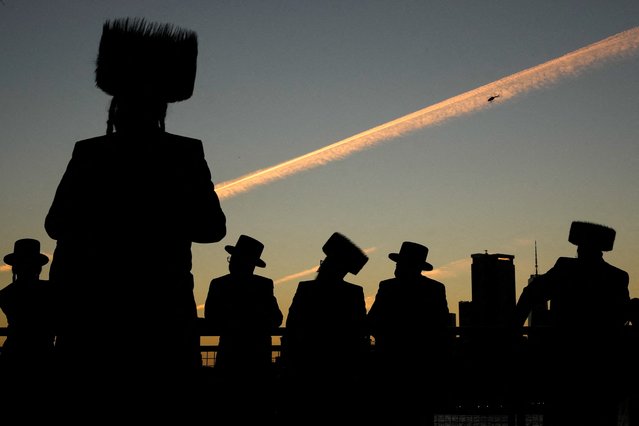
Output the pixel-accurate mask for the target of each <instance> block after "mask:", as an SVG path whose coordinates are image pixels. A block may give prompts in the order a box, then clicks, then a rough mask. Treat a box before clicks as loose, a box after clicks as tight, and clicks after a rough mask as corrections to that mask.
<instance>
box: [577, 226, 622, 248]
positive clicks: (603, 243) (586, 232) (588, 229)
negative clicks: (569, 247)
mask: <svg viewBox="0 0 639 426" xmlns="http://www.w3.org/2000/svg"><path fill="white" fill-rule="evenodd" d="M615 236H616V231H615V230H614V229H612V228H609V227H607V226H605V225H599V224H597V223H592V222H580V221H575V222H573V223H572V224H571V225H570V233H569V234H568V241H569V242H571V243H572V244H574V245H576V246H578V247H579V246H582V247H583V246H586V247H592V248H595V249H597V250H601V251H610V250H612V246H613V244H614V242H615Z"/></svg>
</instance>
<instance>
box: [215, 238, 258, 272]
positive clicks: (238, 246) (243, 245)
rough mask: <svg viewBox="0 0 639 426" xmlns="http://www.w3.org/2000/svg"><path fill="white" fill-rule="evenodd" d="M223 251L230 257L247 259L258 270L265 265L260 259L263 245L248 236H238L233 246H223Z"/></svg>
mask: <svg viewBox="0 0 639 426" xmlns="http://www.w3.org/2000/svg"><path fill="white" fill-rule="evenodd" d="M224 250H226V251H227V252H228V253H230V254H231V256H239V257H242V258H244V259H247V260H249V261H251V262H253V263H254V264H255V266H259V267H260V268H263V267H265V266H266V263H265V262H264V261H263V260H262V259H260V256H261V255H262V251H263V250H264V244H262V243H261V242H259V241H258V240H256V239H255V238H252V237H249V236H248V235H240V237H239V238H238V239H237V243H235V246H225V247H224Z"/></svg>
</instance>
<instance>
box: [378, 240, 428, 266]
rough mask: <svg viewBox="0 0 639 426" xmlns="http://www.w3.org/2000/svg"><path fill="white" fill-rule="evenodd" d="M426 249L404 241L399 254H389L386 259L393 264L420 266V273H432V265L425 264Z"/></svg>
mask: <svg viewBox="0 0 639 426" xmlns="http://www.w3.org/2000/svg"><path fill="white" fill-rule="evenodd" d="M427 257H428V247H426V246H423V245H421V244H417V243H413V242H411V241H404V242H403V243H402V247H401V248H400V249H399V253H390V254H389V255H388V258H389V259H390V260H392V261H394V262H406V263H414V264H418V265H421V268H422V271H432V270H433V265H431V264H430V263H428V262H426V258H427Z"/></svg>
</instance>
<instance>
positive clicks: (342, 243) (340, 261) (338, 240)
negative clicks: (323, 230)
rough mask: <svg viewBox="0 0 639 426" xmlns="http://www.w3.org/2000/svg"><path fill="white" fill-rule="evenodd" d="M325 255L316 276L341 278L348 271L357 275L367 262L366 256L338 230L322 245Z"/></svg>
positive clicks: (328, 278)
mask: <svg viewBox="0 0 639 426" xmlns="http://www.w3.org/2000/svg"><path fill="white" fill-rule="evenodd" d="M322 251H323V252H324V254H326V257H325V258H324V259H323V260H322V261H321V262H320V267H319V269H318V273H317V278H318V279H320V280H324V279H325V280H341V279H343V278H344V277H345V276H346V274H348V273H349V272H350V273H351V274H353V275H357V274H358V273H359V271H360V270H361V269H362V268H363V267H364V265H365V264H366V262H368V256H367V255H366V254H365V253H364V252H363V251H362V250H361V249H360V248H359V247H357V246H356V245H355V244H354V243H353V242H352V241H351V240H349V239H348V238H346V237H345V236H344V235H342V234H340V233H339V232H335V233H333V235H331V237H330V238H329V239H328V241H326V243H325V244H324V246H323V247H322Z"/></svg>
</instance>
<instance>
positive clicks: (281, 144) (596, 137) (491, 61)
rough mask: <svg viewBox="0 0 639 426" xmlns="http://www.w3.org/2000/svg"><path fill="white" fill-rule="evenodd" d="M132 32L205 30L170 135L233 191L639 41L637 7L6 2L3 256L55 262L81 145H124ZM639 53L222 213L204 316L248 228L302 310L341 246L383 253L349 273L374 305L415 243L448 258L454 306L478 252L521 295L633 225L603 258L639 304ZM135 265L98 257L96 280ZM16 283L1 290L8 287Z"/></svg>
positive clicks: (269, 187)
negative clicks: (103, 49) (54, 222)
mask: <svg viewBox="0 0 639 426" xmlns="http://www.w3.org/2000/svg"><path fill="white" fill-rule="evenodd" d="M123 17H140V18H146V19H147V20H149V21H155V22H163V23H165V22H166V23H173V24H175V25H177V26H181V27H185V28H188V29H191V30H194V31H196V32H197V34H198V40H199V56H198V74H197V79H196V84H195V93H194V95H193V97H192V98H191V99H189V100H186V101H184V102H179V103H176V104H170V105H169V110H168V115H167V121H166V129H167V131H169V132H171V133H177V134H181V135H185V136H189V137H193V138H198V139H201V140H202V141H203V143H204V150H205V155H206V158H207V161H208V163H209V167H210V169H211V172H212V175H213V180H214V182H216V183H221V182H227V181H232V180H233V179H236V178H238V177H240V176H243V175H246V174H248V173H251V172H253V171H256V170H260V169H264V168H268V167H270V166H273V165H276V164H279V163H282V162H285V161H287V160H290V159H293V158H296V157H299V156H302V155H304V154H307V153H310V152H313V151H315V150H318V149H320V148H322V147H325V146H328V145H330V144H333V143H335V142H337V141H341V140H343V139H345V138H348V137H350V136H353V135H356V134H358V133H360V132H364V131H366V130H368V129H371V128H374V127H376V126H379V125H381V124H383V123H386V122H389V121H391V120H394V119H397V118H398V117H402V116H405V115H406V114H410V113H413V112H415V111H418V110H420V109H422V108H425V107H428V106H429V105H433V104H437V103H439V102H442V101H445V100H447V99H449V98H451V97H454V96H457V95H459V94H462V93H465V92H468V91H470V90H473V89H476V88H477V87H480V86H484V85H486V84H489V83H491V82H494V81H496V80H499V79H502V78H504V77H507V76H509V75H511V74H514V73H517V72H519V71H522V70H524V69H528V68H530V67H534V66H536V65H539V64H542V63H544V62H547V61H550V60H552V59H554V58H557V57H560V56H562V55H564V54H567V53H569V52H572V51H575V50H577V49H580V48H582V47H584V46H587V45H590V44H591V43H595V42H598V41H599V40H603V39H605V38H607V37H610V36H613V35H615V34H617V33H620V32H623V31H626V30H630V29H633V28H635V27H637V26H639V2H637V1H634V0H632V1H631V0H627V1H622V0H613V1H604V0H601V1H583V0H581V1H576V0H575V1H559V2H558V1H556V0H541V1H535V2H531V1H519V0H515V1H512V0H510V1H490V2H478V1H470V0H468V1H443V0H442V1H404V0H393V1H390V0H387V1H317V0H313V1H305V0H290V1H178V0H175V1H168V0H162V1H158V0H153V1H151V0H149V1H119V0H118V1H113V0H110V1H80V0H75V1H55V2H54V1H50V0H49V1H43V0H34V1H19V0H4V1H3V2H2V3H1V4H0V57H1V58H2V66H1V67H0V82H1V83H2V84H1V85H0V91H1V92H0V93H1V96H2V104H1V106H0V117H1V119H0V120H1V121H0V122H1V124H2V125H1V127H0V138H1V139H0V143H1V151H0V152H1V153H0V191H1V194H2V208H1V209H0V223H1V226H0V255H1V256H4V255H5V254H8V253H10V252H12V251H13V243H14V241H15V240H17V239H19V238H25V237H31V238H37V239H39V240H40V241H41V243H42V249H43V252H45V253H46V254H48V255H49V256H51V254H52V253H53V250H54V248H55V241H53V240H51V239H50V238H49V237H48V236H47V234H46V232H45V231H44V218H45V216H46V214H47V212H48V209H49V206H50V204H51V201H52V200H53V196H54V193H55V190H56V188H57V185H58V183H59V181H60V178H61V177H62V174H63V172H64V170H65V168H66V166H67V163H68V161H69V159H70V157H71V152H72V150H73V145H74V143H75V142H76V141H78V140H81V139H85V138H89V137H93V136H97V135H101V134H104V133H105V130H106V117H107V109H108V103H109V100H110V98H109V97H108V96H107V95H106V94H104V93H103V92H102V91H100V90H99V89H98V88H96V87H95V83H94V70H95V59H96V54H97V48H98V43H99V40H100V35H101V31H102V24H103V23H104V21H105V20H108V19H114V18H123ZM636 50H637V49H634V50H631V51H630V52H629V53H628V54H626V55H624V56H622V57H618V58H613V59H611V60H606V61H600V63H596V64H595V65H594V66H590V67H587V69H583V70H578V72H575V73H572V72H571V73H570V74H569V75H567V76H565V77H563V78H561V79H559V80H557V81H555V82H552V84H548V85H543V86H541V87H535V88H534V89H531V90H527V91H525V92H523V93H519V94H517V95H516V96H511V97H506V96H504V97H502V98H497V99H496V100H495V101H494V102H491V103H490V104H489V103H487V102H486V104H485V105H484V106H483V107H481V108H476V110H475V111H473V112H472V113H470V114H461V115H460V116H457V117H452V118H450V119H448V120H446V121H444V122H441V123H439V124H437V125H434V126H428V127H425V128H423V129H418V130H415V131H412V132H410V133H408V134H404V135H401V136H398V137H389V138H387V139H386V140H384V141H382V142H380V143H377V144H376V145H374V146H370V147H368V148H367V149H363V150H361V151H358V152H354V153H351V154H350V155H348V156H345V157H344V158H341V159H338V160H335V161H328V162H326V163H325V164H322V165H320V166H318V167H313V168H309V169H308V170H302V171H299V172H296V173H294V174H291V175H289V176H286V177H284V178H282V179H278V180H275V181H273V182H269V183H267V184H264V185H260V186H256V187H254V188H253V189H250V190H248V191H246V192H244V193H241V194H237V195H235V196H232V197H228V198H224V199H223V200H222V208H223V209H224V211H225V213H226V215H227V219H228V223H227V224H228V235H227V236H226V238H224V240H222V241H221V242H219V243H215V244H206V245H204V244H194V246H193V270H192V272H193V274H194V276H195V296H196V301H197V303H198V304H200V305H201V304H203V303H204V301H205V298H206V292H207V290H208V284H209V282H210V280H211V279H212V278H213V277H216V276H219V275H223V274H226V273H227V272H228V270H227V262H226V257H227V253H226V251H225V250H224V246H225V245H227V244H229V245H234V244H235V242H236V241H237V238H238V236H239V235H240V234H248V235H250V236H252V237H254V238H257V239H258V240H260V241H262V242H263V243H264V244H265V250H264V253H263V256H262V258H263V260H264V261H265V262H266V268H263V269H260V268H257V269H256V273H258V274H260V275H265V276H268V277H270V278H272V279H273V280H274V281H275V282H276V286H275V295H276V297H277V299H278V302H279V305H280V308H281V310H282V312H283V313H284V315H286V314H287V312H288V308H289V306H290V303H291V300H292V297H293V294H294V291H295V288H296V285H297V283H298V282H299V281H300V280H306V279H312V278H313V277H314V271H315V270H316V267H317V265H318V263H319V260H320V259H322V258H323V257H324V255H323V253H322V251H321V247H322V245H323V244H324V242H325V241H326V240H327V239H328V237H329V236H330V235H331V234H332V233H333V232H335V231H338V232H341V233H343V234H344V235H346V236H347V237H349V238H350V239H351V240H353V242H355V243H356V244H358V245H359V246H360V247H361V248H362V249H366V250H367V251H368V253H369V257H370V260H369V262H368V263H367V264H366V266H364V268H363V269H362V271H361V272H360V273H359V274H358V275H356V276H353V275H348V276H347V278H346V279H347V281H350V282H353V283H356V284H359V285H362V286H363V287H364V292H365V295H366V297H367V303H368V305H369V306H370V303H372V301H373V299H374V296H375V293H376V291H377V287H378V284H379V281H381V280H383V279H386V278H389V277H391V276H392V274H393V269H394V263H393V262H392V261H391V260H390V259H388V254H389V253H391V252H396V251H397V250H399V247H400V245H401V243H402V242H403V241H406V240H410V241H415V242H419V243H422V244H424V245H426V246H428V247H429V249H430V253H429V256H428V261H429V262H430V263H432V264H433V266H434V267H435V270H434V271H432V272H430V273H426V275H428V276H431V277H433V278H435V279H438V280H440V281H442V282H443V283H444V284H445V285H446V289H447V296H448V303H449V308H450V310H451V312H455V313H457V312H458V303H459V301H463V300H470V299H471V296H470V294H471V293H470V292H471V286H470V282H471V281H470V280H471V274H470V264H471V254H473V253H484V252H486V251H487V252H488V253H505V254H511V255H514V256H515V258H514V262H515V267H516V285H517V294H518V295H519V293H520V292H521V289H522V288H523V287H524V286H525V284H526V282H527V280H528V277H529V276H530V275H531V274H533V273H534V272H535V258H534V243H535V241H536V242H537V248H538V268H539V272H540V273H543V272H545V271H546V270H548V269H549V268H550V267H552V265H553V264H554V262H555V260H556V259H557V257H559V256H575V254H576V250H575V247H574V246H573V245H571V244H570V243H569V242H568V240H567V238H568V231H569V228H570V223H571V222H572V221H573V220H584V221H591V222H596V223H601V224H604V225H607V226H610V227H612V228H614V229H615V230H616V231H617V237H616V240H615V247H614V250H613V251H612V252H609V253H606V254H605V255H604V257H605V259H606V260H608V261H609V262H610V263H612V264H614V265H616V266H618V267H620V268H622V269H624V270H626V271H627V272H628V273H629V274H630V281H631V283H630V293H631V296H632V297H639V283H638V282H637V280H638V279H639V188H638V186H637V185H638V182H639V54H635V51H636ZM494 94H498V93H494ZM482 96H483V95H482ZM158 232H159V233H161V232H162V230H161V229H158ZM123 243H127V244H133V245H136V246H138V247H139V249H140V250H154V248H153V247H149V246H147V245H145V242H144V241H138V240H135V239H134V238H132V240H131V241H129V242H123ZM118 261H119V259H118V256H117V253H114V254H113V256H112V257H111V258H108V259H96V264H95V273H96V275H97V274H100V270H102V269H105V268H109V269H112V268H115V269H117V268H118ZM140 267H141V268H162V265H140ZM0 268H1V269H0V287H3V286H4V285H6V284H8V283H9V282H10V281H11V273H10V270H9V269H8V267H7V266H6V265H4V264H3V265H2V266H1V267H0ZM48 270H49V265H47V266H45V268H44V271H43V275H42V276H43V277H44V278H48ZM88 285H89V283H88ZM87 303H88V304H90V303H91V301H90V300H88V301H87ZM199 314H200V316H203V311H199ZM4 324H6V321H5V319H4V318H3V317H2V316H1V315H0V325H4Z"/></svg>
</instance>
